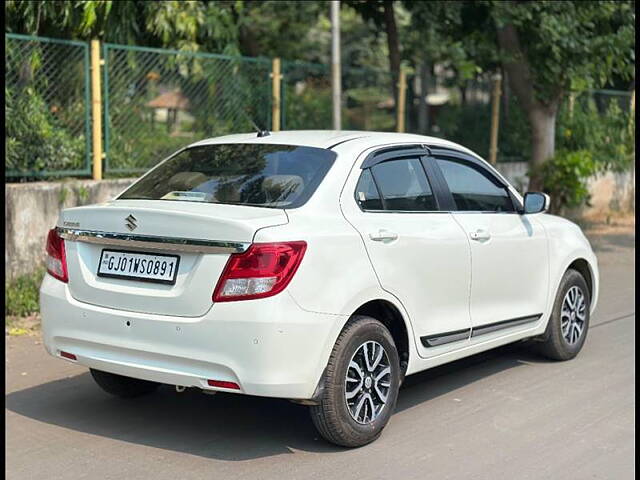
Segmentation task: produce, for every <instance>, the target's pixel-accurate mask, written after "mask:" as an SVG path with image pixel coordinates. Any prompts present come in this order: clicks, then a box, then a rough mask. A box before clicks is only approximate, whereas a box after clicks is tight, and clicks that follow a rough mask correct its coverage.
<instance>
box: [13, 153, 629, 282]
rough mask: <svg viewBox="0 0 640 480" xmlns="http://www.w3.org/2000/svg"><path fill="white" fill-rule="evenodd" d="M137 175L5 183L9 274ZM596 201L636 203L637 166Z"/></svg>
mask: <svg viewBox="0 0 640 480" xmlns="http://www.w3.org/2000/svg"><path fill="white" fill-rule="evenodd" d="M498 169H499V170H500V171H501V172H502V174H503V175H504V176H505V177H507V179H508V180H509V181H510V182H511V183H512V184H513V185H514V186H515V187H516V188H517V189H518V190H520V191H526V187H527V183H528V182H527V177H526V172H527V164H526V163H504V164H499V166H498ZM132 181H133V180H132V179H121V180H104V181H102V182H96V181H93V180H75V181H69V182H35V183H22V184H15V183H13V184H11V183H9V184H6V185H5V206H4V208H5V222H6V223H5V267H4V268H5V275H6V277H7V278H14V277H16V276H19V275H23V274H26V273H30V272H32V271H34V269H36V268H37V267H38V266H40V265H41V264H42V260H43V258H44V247H45V241H46V235H47V232H48V230H49V229H50V228H52V227H53V226H54V225H55V223H56V221H57V219H58V214H59V212H60V210H61V209H62V208H67V207H73V206H77V205H89V204H92V203H99V202H104V201H106V200H109V199H111V198H114V197H115V196H116V195H118V194H119V193H120V192H121V191H122V190H124V189H125V188H126V187H128V186H129V185H130V184H131V182H132ZM590 184H591V191H592V200H591V202H592V205H593V206H592V207H591V208H588V209H585V210H583V211H582V212H581V213H582V214H583V215H608V214H610V213H611V212H620V211H633V210H634V209H635V169H634V170H632V171H630V172H626V173H623V174H612V173H608V174H606V175H603V176H601V177H596V178H593V179H592V180H591V182H590Z"/></svg>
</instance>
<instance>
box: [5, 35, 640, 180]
mask: <svg viewBox="0 0 640 480" xmlns="http://www.w3.org/2000/svg"><path fill="white" fill-rule="evenodd" d="M5 38H6V51H5V57H6V85H7V86H6V90H5V93H6V119H7V129H6V140H7V142H6V143H7V147H6V164H5V165H6V166H5V173H6V175H7V177H9V178H10V179H12V180H26V179H37V178H47V177H56V176H57V177H60V176H85V175H90V173H91V154H92V150H91V148H92V145H91V130H90V126H91V121H90V118H91V117H90V114H91V95H90V94H91V91H90V73H91V71H90V60H89V46H88V44H86V43H83V42H74V41H65V40H54V39H46V38H40V37H30V36H24V35H15V34H6V37H5ZM102 57H103V61H104V65H103V67H102V76H101V83H102V107H103V116H104V122H103V136H104V137H103V145H104V152H105V161H104V163H103V167H104V172H105V174H106V175H108V176H109V175H110V176H117V175H126V174H132V173H137V172H142V171H145V170H147V169H148V168H149V167H151V166H152V165H154V164H155V163H157V162H158V161H160V160H161V159H162V158H164V157H166V156H167V155H169V154H170V153H172V152H174V151H176V150H177V149H178V148H180V147H182V146H185V145H188V144H189V143H192V142H194V141H196V140H199V139H203V138H207V137H212V136H219V135H224V134H228V133H235V132H249V131H253V130H254V129H255V128H256V127H257V128H260V129H270V128H271V126H272V118H271V116H272V114H273V110H272V106H273V105H272V101H273V100H272V88H273V85H272V82H273V78H272V75H271V73H272V61H271V60H270V59H266V58H246V57H230V56H224V55H215V54H208V53H194V52H185V51H176V50H166V49H156V48H143V47H134V46H123V45H114V44H103V46H102ZM96 71H98V69H96ZM281 73H282V82H281V87H280V88H281V91H280V94H281V105H280V107H281V109H280V117H281V128H282V129H286V130H295V129H331V128H332V123H333V122H332V110H331V109H332V101H331V100H332V98H331V97H332V95H331V68H330V66H328V65H319V64H309V63H302V62H289V61H284V62H282V70H281ZM451 82H453V80H452V79H450V78H448V77H447V75H446V72H436V74H435V75H431V76H430V79H428V80H427V83H428V88H427V89H425V94H424V95H423V94H422V93H421V92H422V90H423V89H422V87H421V85H420V79H419V78H418V75H414V74H411V75H409V76H408V78H407V90H406V92H407V96H406V101H405V107H406V114H405V116H404V119H405V122H406V128H405V131H407V132H410V133H421V134H427V135H432V136H437V137H443V138H446V139H448V140H451V141H454V142H456V143H459V144H461V145H465V146H466V147H468V148H471V149H472V150H474V151H475V152H477V153H478V154H479V155H481V156H482V157H484V158H488V157H489V148H490V132H491V96H492V81H491V79H490V78H489V77H484V78H483V77H480V78H479V79H477V80H474V81H471V82H467V83H466V84H465V85H464V86H460V85H456V84H454V83H451ZM397 88H398V85H396V84H395V82H394V81H393V80H392V77H391V75H390V73H389V72H387V71H381V70H371V69H356V68H351V67H344V68H343V69H342V92H343V110H342V128H343V129H345V130H369V131H393V130H395V129H396V128H397V117H396V111H397V109H396V99H395V97H396V96H397V92H398V90H397ZM427 92H428V94H427ZM630 95H631V94H630V92H619V91H610V90H599V91H592V92H584V93H581V94H579V95H577V96H571V95H568V96H566V97H565V98H564V100H563V102H562V105H561V106H560V109H559V111H558V117H557V125H556V147H557V148H565V149H568V150H577V149H583V148H586V149H590V150H592V151H599V152H602V154H601V155H602V156H603V157H605V158H606V159H607V161H609V160H608V159H611V160H610V163H611V166H613V167H616V165H617V164H620V165H623V164H624V163H625V162H624V161H622V160H621V159H623V158H625V155H626V156H627V157H628V155H629V153H628V152H633V148H634V139H635V137H634V134H635V132H634V129H633V128H629V126H630V125H631V124H632V122H633V118H632V115H630ZM499 119H500V121H499V130H498V132H499V134H498V146H497V161H498V162H513V161H526V160H527V159H528V158H529V157H530V152H531V134H530V127H529V124H528V121H527V117H526V115H525V113H524V112H523V110H522V108H520V106H519V104H518V101H517V98H516V97H515V95H513V93H512V92H511V91H510V89H509V86H508V82H503V84H502V94H501V97H500V114H499ZM627 163H628V162H627Z"/></svg>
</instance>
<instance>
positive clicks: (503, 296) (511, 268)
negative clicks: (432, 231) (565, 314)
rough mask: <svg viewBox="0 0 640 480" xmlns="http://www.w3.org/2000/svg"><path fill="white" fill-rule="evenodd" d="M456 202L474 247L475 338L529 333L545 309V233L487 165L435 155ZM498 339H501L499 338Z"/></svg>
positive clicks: (446, 154) (457, 216) (459, 219)
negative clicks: (521, 210)
mask: <svg viewBox="0 0 640 480" xmlns="http://www.w3.org/2000/svg"><path fill="white" fill-rule="evenodd" d="M436 157H437V159H436V160H435V161H434V163H435V164H436V165H437V167H438V169H439V172H440V173H441V174H442V176H443V178H444V181H445V182H446V184H447V186H448V189H449V191H450V193H451V195H452V197H453V203H454V208H455V211H454V212H453V218H454V219H455V221H456V222H458V223H459V224H460V226H461V227H462V228H463V229H464V232H465V234H466V235H467V237H468V239H469V242H470V244H471V264H472V270H471V279H472V281H471V305H470V308H471V322H472V324H473V337H474V338H475V337H476V336H480V335H483V334H488V333H493V332H498V331H500V332H501V333H508V332H509V331H513V329H514V328H515V329H518V328H527V327H528V326H531V323H533V322H535V321H536V320H538V319H539V318H540V316H541V315H542V313H543V312H544V310H545V308H546V299H547V289H548V281H549V279H548V275H549V258H548V251H547V239H546V234H545V231H544V229H543V227H542V226H541V225H540V224H539V223H538V222H537V221H536V219H535V218H532V217H531V216H526V215H521V214H519V213H518V205H517V204H516V203H515V202H516V201H517V200H516V199H515V197H514V196H513V195H512V194H510V192H509V191H508V189H507V187H506V185H505V184H504V183H503V182H502V181H501V179H499V178H498V177H497V176H495V175H494V174H493V173H492V172H491V171H490V170H489V169H488V168H486V167H485V166H484V165H483V164H482V162H480V161H478V160H476V159H473V158H471V157H468V156H466V155H464V154H458V153H457V152H455V153H453V152H446V151H441V152H436ZM496 335H499V334H498V333H496Z"/></svg>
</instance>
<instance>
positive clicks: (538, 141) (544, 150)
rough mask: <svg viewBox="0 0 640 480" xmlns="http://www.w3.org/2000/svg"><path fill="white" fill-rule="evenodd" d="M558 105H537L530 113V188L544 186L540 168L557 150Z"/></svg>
mask: <svg viewBox="0 0 640 480" xmlns="http://www.w3.org/2000/svg"><path fill="white" fill-rule="evenodd" d="M557 111H558V108H557V105H552V106H550V107H543V106H541V105H535V106H533V107H532V108H531V110H530V111H529V112H527V113H528V117H529V124H530V125H531V161H530V162H529V190H532V191H536V190H538V191H539V190H542V189H543V188H544V185H543V182H542V177H541V175H540V174H541V172H540V168H541V167H542V165H543V164H544V162H546V161H547V160H548V159H549V158H551V157H553V154H554V152H555V137H556V114H557Z"/></svg>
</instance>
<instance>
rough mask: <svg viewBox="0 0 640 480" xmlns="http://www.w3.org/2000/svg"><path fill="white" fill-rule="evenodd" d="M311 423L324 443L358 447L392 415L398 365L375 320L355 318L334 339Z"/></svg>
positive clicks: (389, 340)
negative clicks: (336, 338) (326, 441)
mask: <svg viewBox="0 0 640 480" xmlns="http://www.w3.org/2000/svg"><path fill="white" fill-rule="evenodd" d="M324 375H325V376H324V388H323V390H322V393H321V397H320V404H319V405H314V406H312V407H310V413H311V419H312V420H313V423H314V425H315V426H316V428H317V429H318V432H320V435H322V436H323V437H324V438H325V439H326V440H328V441H329V442H331V443H335V444H336V445H340V446H344V447H360V446H362V445H366V444H368V443H370V442H372V441H374V440H375V439H377V438H378V437H379V436H380V434H381V433H382V429H383V428H384V427H385V425H386V424H387V422H388V421H389V418H391V415H392V413H393V410H394V408H395V405H396V400H397V398H398V388H399V386H400V377H401V372H400V361H399V358H398V351H397V349H396V346H395V343H394V341H393V337H392V336H391V333H389V330H388V329H387V328H386V327H385V326H384V325H383V324H382V323H380V322H379V321H378V320H376V319H374V318H371V317H367V316H355V317H354V318H352V319H351V320H350V321H349V322H348V323H347V325H346V326H345V327H344V329H343V330H342V332H341V333H340V335H339V337H338V340H337V341H336V343H335V346H334V347H333V350H332V352H331V356H330V358H329V362H328V364H327V368H326V370H325V374H324Z"/></svg>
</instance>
